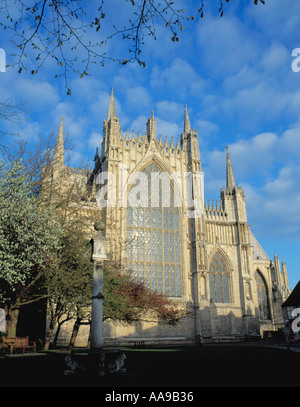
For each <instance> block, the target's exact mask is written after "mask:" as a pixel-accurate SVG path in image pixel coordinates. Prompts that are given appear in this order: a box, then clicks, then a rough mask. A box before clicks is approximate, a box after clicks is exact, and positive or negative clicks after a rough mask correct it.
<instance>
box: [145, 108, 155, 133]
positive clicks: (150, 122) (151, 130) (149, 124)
mask: <svg viewBox="0 0 300 407" xmlns="http://www.w3.org/2000/svg"><path fill="white" fill-rule="evenodd" d="M147 137H148V141H150V140H151V139H152V138H153V139H156V120H155V118H154V111H153V110H152V116H151V117H150V118H149V119H148V121H147Z"/></svg>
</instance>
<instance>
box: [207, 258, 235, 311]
mask: <svg viewBox="0 0 300 407" xmlns="http://www.w3.org/2000/svg"><path fill="white" fill-rule="evenodd" d="M229 287H230V282H229V271H228V269H227V267H226V265H225V262H224V259H223V258H222V257H221V256H220V254H219V253H216V254H215V255H214V257H213V259H212V261H211V263H210V267H209V288H210V302H217V303H229V302H230V288H229Z"/></svg>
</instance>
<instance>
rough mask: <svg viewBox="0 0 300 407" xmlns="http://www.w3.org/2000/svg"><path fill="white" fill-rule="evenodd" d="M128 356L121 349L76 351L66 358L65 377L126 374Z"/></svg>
mask: <svg viewBox="0 0 300 407" xmlns="http://www.w3.org/2000/svg"><path fill="white" fill-rule="evenodd" d="M125 360H126V354H125V352H123V351H120V350H119V349H99V350H91V349H85V350H74V351H72V353H70V355H68V356H66V357H65V371H64V374H65V375H71V374H87V375H92V376H93V377H96V376H104V375H110V374H117V373H126V368H125V366H124V365H125Z"/></svg>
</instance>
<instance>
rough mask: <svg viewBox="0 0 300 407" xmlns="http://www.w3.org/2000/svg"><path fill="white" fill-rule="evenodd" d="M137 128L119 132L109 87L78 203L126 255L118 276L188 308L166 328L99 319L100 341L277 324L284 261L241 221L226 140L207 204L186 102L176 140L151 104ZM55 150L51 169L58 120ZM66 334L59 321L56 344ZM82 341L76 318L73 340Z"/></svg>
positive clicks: (256, 333) (195, 336)
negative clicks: (159, 126)
mask: <svg viewBox="0 0 300 407" xmlns="http://www.w3.org/2000/svg"><path fill="white" fill-rule="evenodd" d="M145 127H146V130H145V132H144V133H143V135H142V133H141V132H139V134H135V132H133V134H132V135H131V136H129V133H128V131H127V132H126V134H123V132H122V129H121V126H120V122H119V118H118V116H117V112H116V108H115V102H114V94H113V91H112V93H111V97H110V102H109V106H108V115H107V118H106V120H104V123H103V141H102V145H101V152H100V153H99V151H98V148H97V150H96V154H95V157H94V162H95V164H94V168H93V170H91V171H90V172H89V174H88V176H87V177H86V178H85V182H86V185H88V186H89V188H90V189H91V190H92V191H94V193H95V194H94V195H93V196H94V197H93V198H92V199H90V202H89V203H87V206H88V205H90V207H93V208H94V209H93V210H94V211H95V213H97V210H99V211H100V210H101V213H102V216H103V217H104V220H105V224H106V229H105V235H106V238H107V241H108V244H107V251H108V253H110V255H112V256H115V257H117V258H119V259H122V261H124V262H125V263H126V273H127V274H128V277H129V278H131V279H133V280H134V281H142V282H143V283H144V284H145V285H146V286H147V287H148V288H150V289H152V290H157V291H158V292H159V293H163V294H165V295H166V296H167V297H169V298H170V299H171V300H172V302H173V303H175V304H176V305H177V306H178V307H180V308H184V309H187V310H188V311H189V313H188V316H187V317H185V318H183V319H182V320H181V321H180V322H179V323H178V324H177V325H174V326H170V325H167V324H164V323H162V322H160V321H139V322H137V323H135V324H131V325H128V324H125V323H124V324H123V323H116V322H109V321H105V323H104V343H105V344H126V343H129V342H133V341H144V342H145V343H149V344H160V343H201V342H202V343H207V342H221V341H243V340H246V339H249V338H259V337H261V336H262V335H263V334H264V332H265V331H277V330H278V329H281V328H283V325H284V321H283V316H282V310H281V304H282V303H283V302H284V301H285V299H286V298H287V297H288V295H289V293H290V291H289V284H288V276H287V269H286V264H285V262H283V261H282V263H280V261H279V259H278V257H277V255H275V256H274V258H273V259H270V258H269V257H268V255H267V254H266V253H265V251H264V250H263V248H262V247H261V245H260V244H259V242H258V241H257V240H256V238H255V236H254V234H253V231H252V230H251V228H250V226H249V224H248V220H247V210H246V200H245V194H244V191H243V189H242V188H241V187H240V186H238V185H237V184H236V180H235V176H234V171H233V166H232V162H231V158H230V152H229V149H228V147H226V154H224V181H225V179H226V187H225V188H224V189H222V190H221V191H220V200H219V201H218V202H214V201H212V200H210V199H207V198H206V197H204V176H203V172H205V169H203V168H202V166H201V159H200V150H199V142H198V134H197V131H196V130H194V129H192V127H191V124H190V118H189V115H188V110H187V107H185V111H184V117H183V125H182V128H183V131H182V133H181V135H180V138H178V140H177V141H176V142H174V141H173V139H172V140H171V141H168V140H167V138H166V139H165V141H163V140H162V137H161V136H160V135H157V134H156V120H155V116H154V113H153V112H152V115H151V117H149V119H148V121H147V123H145ZM99 147H100V146H99ZM58 154H59V157H58ZM55 155H56V158H57V157H58V160H57V162H56V164H55V171H53V177H55V176H57V174H58V172H59V171H62V169H63V168H64V163H63V160H62V158H61V157H62V156H63V127H62V123H61V126H60V129H59V136H58V141H57V149H56V153H55ZM225 165H226V174H225ZM69 171H71V170H70V169H69ZM71 172H72V171H71ZM55 174H56V175H55ZM73 175H74V176H75V175H76V174H73ZM76 176H78V177H82V174H77V175H76ZM69 335H70V328H68V327H67V324H66V327H64V329H63V330H62V332H61V343H63V342H64V340H65V341H68V339H69ZM87 340H88V328H87V327H85V326H83V327H81V328H80V334H79V336H78V342H77V345H78V346H86V344H87Z"/></svg>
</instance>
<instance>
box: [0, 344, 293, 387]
mask: <svg viewBox="0 0 300 407" xmlns="http://www.w3.org/2000/svg"><path fill="white" fill-rule="evenodd" d="M120 349H122V350H123V351H125V353H126V363H125V367H126V373H124V374H115V375H109V376H102V377H91V376H88V375H86V374H84V373H81V374H74V375H69V376H66V375H64V370H65V360H64V359H65V356H66V355H67V353H63V352H48V353H42V354H31V355H24V356H22V355H17V356H9V357H5V358H0V372H1V382H0V383H1V386H2V387H8V386H12V387H19V386H26V387H28V386H30V387H40V386H43V387H46V386H48V387H58V386H64V387H69V386H77V387H78V386H84V387H88V386H93V387H220V386H221V387H222V386H231V387H238V386H251V387H259V386H262V387H266V386H272V387H274V386H276V387H280V386H293V387H299V386H300V378H299V373H298V374H296V372H297V371H298V372H299V366H300V353H296V352H292V351H288V350H284V349H274V348H267V347H261V346H257V347H254V346H251V347H250V346H249V347H247V346H234V345H232V346H228V345H227V346H217V345H216V346H215V345H214V346H212V345H210V346H198V347H196V346H186V347H176V348H175V347H174V348H152V349H151V348H150V349H130V348H120ZM82 357H83V358H84V357H85V355H84V354H82Z"/></svg>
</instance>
